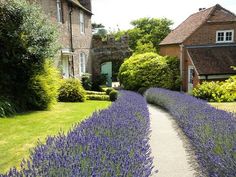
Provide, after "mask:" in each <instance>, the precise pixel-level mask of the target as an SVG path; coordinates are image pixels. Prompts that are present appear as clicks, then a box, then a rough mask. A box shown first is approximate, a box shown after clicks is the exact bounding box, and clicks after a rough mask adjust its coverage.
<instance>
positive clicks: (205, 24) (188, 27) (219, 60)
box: [160, 4, 236, 92]
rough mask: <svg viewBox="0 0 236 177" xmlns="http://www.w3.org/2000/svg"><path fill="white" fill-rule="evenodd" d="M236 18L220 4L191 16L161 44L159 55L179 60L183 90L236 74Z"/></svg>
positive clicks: (200, 10) (189, 90)
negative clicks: (235, 68)
mask: <svg viewBox="0 0 236 177" xmlns="http://www.w3.org/2000/svg"><path fill="white" fill-rule="evenodd" d="M235 32H236V16H235V14H233V13H232V12H230V11H229V10H227V9H224V8H223V7H221V6H220V5H219V4H217V5H215V6H213V7H210V8H208V9H199V12H197V13H194V14H192V15H190V16H189V17H188V18H187V19H186V20H185V21H184V22H183V23H181V24H180V25H179V26H178V27H177V28H176V29H174V30H173V31H172V32H171V33H170V34H169V35H168V36H167V37H166V38H165V39H164V40H163V41H162V42H161V43H160V54H161V55H169V56H176V57H178V58H179V59H180V71H181V78H182V91H185V92H191V91H192V89H193V88H194V87H195V86H196V85H197V84H199V83H201V82H203V81H216V80H225V79H227V78H229V77H230V76H231V75H235V74H236V71H235V70H233V68H232V66H236V34H235Z"/></svg>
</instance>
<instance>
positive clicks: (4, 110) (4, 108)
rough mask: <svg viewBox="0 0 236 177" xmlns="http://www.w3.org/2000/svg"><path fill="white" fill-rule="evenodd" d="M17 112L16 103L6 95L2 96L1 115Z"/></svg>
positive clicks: (0, 98)
mask: <svg viewBox="0 0 236 177" xmlns="http://www.w3.org/2000/svg"><path fill="white" fill-rule="evenodd" d="M15 113H16V108H15V105H14V103H12V102H11V101H10V100H8V99H6V98H4V97H0V117H7V116H11V115H14V114H15Z"/></svg>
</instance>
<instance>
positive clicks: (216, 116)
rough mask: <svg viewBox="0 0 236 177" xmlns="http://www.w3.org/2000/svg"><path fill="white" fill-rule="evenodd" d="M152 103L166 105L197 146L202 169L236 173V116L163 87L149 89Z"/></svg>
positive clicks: (220, 176) (217, 176) (221, 176)
mask: <svg viewBox="0 0 236 177" xmlns="http://www.w3.org/2000/svg"><path fill="white" fill-rule="evenodd" d="M145 96H146V99H147V101H148V102H149V103H152V104H155V105H159V106H161V107H163V108H165V109H167V110H168V111H169V112H170V113H171V114H172V115H173V117H174V118H175V119H176V121H177V122H178V124H179V126H180V127H181V128H182V130H183V132H184V133H185V134H186V135H187V137H188V138H189V140H190V142H191V143H192V145H193V147H194V149H193V150H194V152H195V154H196V157H197V159H198V161H199V164H200V166H201V167H202V170H203V171H205V173H206V174H207V176H210V177H235V176H236V117H235V116H234V115H233V114H231V113H228V112H225V111H222V110H218V109H215V108H213V107H211V106H210V105H209V104H208V103H207V102H206V101H203V100H200V99H197V98H194V97H192V96H188V95H186V94H183V93H179V92H174V91H169V90H165V89H160V88H150V89H149V90H147V92H146V95H145Z"/></svg>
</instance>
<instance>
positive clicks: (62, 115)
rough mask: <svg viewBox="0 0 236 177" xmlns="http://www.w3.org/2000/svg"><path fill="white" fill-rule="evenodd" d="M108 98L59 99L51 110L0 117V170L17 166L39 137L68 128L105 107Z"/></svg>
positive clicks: (0, 171) (65, 130) (44, 138)
mask: <svg viewBox="0 0 236 177" xmlns="http://www.w3.org/2000/svg"><path fill="white" fill-rule="evenodd" d="M110 104H111V102H108V101H86V102H85V103H58V104H57V105H55V106H54V108H53V109H52V110H50V111H36V112H30V113H25V114H20V115H17V116H14V117H11V118H2V119H0V174H1V173H4V172H6V171H7V170H8V169H9V168H10V167H13V166H17V167H19V165H20V162H21V160H22V159H23V158H28V156H29V153H30V149H31V148H33V147H35V146H36V145H37V142H38V140H40V141H41V142H45V140H46V137H47V136H48V135H56V134H58V132H59V131H63V132H67V131H68V130H69V129H70V128H71V127H72V125H74V124H75V123H78V122H81V121H82V120H84V119H86V118H87V117H88V116H90V115H91V114H92V113H93V112H94V111H96V110H100V109H104V108H107V107H108V106H109V105H110Z"/></svg>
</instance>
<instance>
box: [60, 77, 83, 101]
mask: <svg viewBox="0 0 236 177" xmlns="http://www.w3.org/2000/svg"><path fill="white" fill-rule="evenodd" d="M58 99H59V101H62V102H84V101H85V99H86V92H85V90H84V88H83V87H82V85H81V83H80V81H79V80H77V79H65V80H64V82H63V83H62V85H61V87H60V89H59V96H58Z"/></svg>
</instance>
